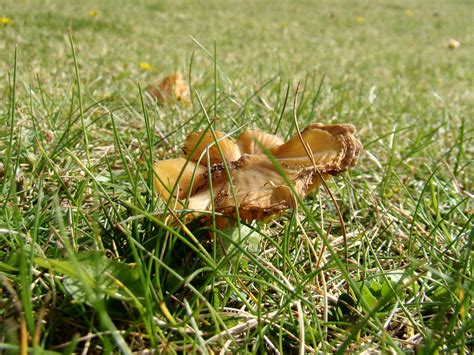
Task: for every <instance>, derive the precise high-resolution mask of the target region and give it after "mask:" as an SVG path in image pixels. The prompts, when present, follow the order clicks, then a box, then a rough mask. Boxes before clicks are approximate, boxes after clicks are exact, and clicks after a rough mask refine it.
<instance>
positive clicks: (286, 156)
mask: <svg viewBox="0 0 474 355" xmlns="http://www.w3.org/2000/svg"><path fill="white" fill-rule="evenodd" d="M302 140H303V141H304V142H305V145H306V147H304V146H303V143H302ZM217 145H218V146H219V147H218V146H217ZM361 148H362V145H361V143H360V141H359V140H358V139H357V138H356V137H355V128H354V126H352V125H350V124H335V125H324V124H320V123H315V124H312V125H310V126H308V127H307V128H306V129H305V130H304V131H303V132H301V136H300V135H299V134H297V135H295V136H294V137H292V138H291V139H290V140H289V141H287V142H286V143H284V142H283V140H282V139H281V138H279V137H277V136H274V135H271V134H267V133H263V132H260V131H253V130H248V131H245V132H243V133H242V134H241V135H240V137H239V138H238V139H237V141H236V142H234V141H233V140H232V139H231V138H229V137H227V136H225V135H224V134H223V133H221V132H216V133H215V137H214V135H213V134H212V133H211V132H196V133H192V134H190V135H189V136H188V137H187V139H186V141H185V144H184V147H183V153H184V157H183V158H177V159H169V160H161V161H158V162H156V163H155V165H154V172H155V179H154V181H155V187H156V190H157V191H158V192H159V193H160V194H161V196H162V197H163V198H164V199H165V200H168V199H170V196H171V193H172V194H173V195H172V196H173V201H174V202H173V203H174V206H177V207H179V208H186V209H189V210H193V211H197V212H199V211H210V210H214V211H215V212H216V213H219V214H221V215H223V216H225V217H226V219H228V218H236V215H237V213H236V212H237V210H238V212H239V216H240V218H241V219H242V220H243V221H245V222H250V221H252V220H262V219H265V218H267V217H270V216H273V215H277V214H279V213H281V212H282V211H284V210H286V209H288V208H293V207H295V197H294V196H293V192H292V189H291V188H290V187H289V184H288V183H287V182H288V181H289V182H291V184H292V185H293V187H294V191H296V192H297V193H298V194H299V195H300V196H301V197H304V196H306V195H307V194H308V193H310V192H311V191H313V190H314V189H315V188H316V187H317V186H319V185H320V183H321V177H322V178H324V179H328V178H330V177H331V176H333V175H337V174H340V173H342V172H343V171H345V170H347V169H348V168H350V167H351V166H353V165H354V164H355V163H356V159H357V157H358V155H359V152H360V150H361ZM265 150H266V152H265ZM309 154H311V155H312V156H310V155H309ZM270 157H272V158H270ZM223 159H225V162H224V160H223ZM277 166H278V167H277ZM281 172H282V173H283V174H284V175H283V174H281Z"/></svg>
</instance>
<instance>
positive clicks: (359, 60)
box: [0, 0, 474, 354]
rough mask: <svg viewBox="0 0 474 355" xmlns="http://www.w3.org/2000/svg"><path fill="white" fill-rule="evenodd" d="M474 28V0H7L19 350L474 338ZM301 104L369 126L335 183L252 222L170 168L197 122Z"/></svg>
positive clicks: (7, 267) (12, 299)
mask: <svg viewBox="0 0 474 355" xmlns="http://www.w3.org/2000/svg"><path fill="white" fill-rule="evenodd" d="M473 34H474V5H473V3H472V2H471V1H469V0H465V1H463V0H453V1H423V0H418V1H408V0H407V1H402V0H396V1H388V0H372V1H362V0H360V1H329V0H319V1H289V0H275V1H237V0H236V1H224V0H222V1H218V0H214V1H206V2H203V3H201V4H200V3H199V2H197V1H191V0H187V1H151V0H140V1H138V0H137V1H118V0H115V1H114V0H108V1H97V0H96V1H90V0H77V1H74V2H73V1H58V0H52V1H45V2H42V3H41V4H40V2H38V1H33V0H17V1H12V0H3V1H2V4H1V5H0V351H2V352H3V351H9V352H12V353H16V352H21V353H23V354H26V353H27V351H32V352H35V353H45V352H46V351H47V352H50V353H52V352H58V353H75V352H84V353H87V352H92V353H102V352H105V353H110V352H124V353H129V352H134V351H136V352H138V351H152V352H153V351H157V352H166V353H168V352H169V353H174V352H195V351H198V352H203V353H213V352H218V351H222V352H223V353H226V352H247V351H248V352H270V353H272V352H273V353H296V352H299V353H303V352H324V353H326V352H328V353H330V352H363V351H378V352H411V351H418V352H422V353H427V354H431V353H434V352H435V351H439V352H443V353H444V352H457V353H469V352H472V350H473V346H474V345H473V328H474V323H473V300H472V296H473V293H474V291H473V290H474V286H473V275H472V271H473V265H472V254H473V252H472V246H473V237H474V232H473V217H472V216H473V207H474V205H473V194H474V190H473V178H472V177H473V166H472V160H473V154H474V135H473V130H474V127H473V123H472V122H473V117H474V105H473V102H474V91H473V88H474V61H473V60H472V58H474V37H473ZM451 39H454V40H456V41H458V42H459V44H460V46H459V47H457V48H449V43H450V40H451ZM175 70H179V71H181V72H182V73H183V75H184V78H185V79H186V81H187V82H188V83H189V85H190V90H191V103H190V104H188V105H186V104H181V103H168V104H164V105H158V104H157V103H156V102H155V101H154V100H153V99H152V98H151V97H150V96H149V95H148V94H147V92H146V88H147V87H148V86H149V85H151V84H157V83H158V82H159V81H160V80H161V79H162V78H163V77H164V76H166V75H167V74H169V73H171V72H173V71H175ZM298 84H299V91H298V95H297V86H298ZM294 114H295V115H296V118H297V120H298V122H299V126H300V127H301V128H304V127H306V126H307V125H309V124H310V123H314V122H321V123H351V124H353V125H354V126H355V127H356V128H357V132H358V137H359V138H360V140H361V142H362V144H363V146H364V150H363V152H362V153H361V154H360V157H359V160H358V163H357V165H356V166H355V167H353V168H351V169H350V170H349V171H347V172H345V173H343V174H341V175H339V176H337V177H335V178H333V179H331V180H328V181H327V184H328V188H329V191H330V192H331V194H329V193H328V190H327V189H325V188H320V189H319V190H318V191H317V192H315V193H312V194H311V195H310V196H308V197H307V198H305V199H304V200H300V201H299V203H298V208H296V209H293V210H289V211H287V212H286V213H283V214H282V215H281V216H279V217H278V218H276V219H273V220H264V221H259V222H253V223H250V224H243V223H238V224H237V227H236V228H235V230H233V231H232V230H231V229H230V228H228V229H226V230H220V229H217V228H213V227H206V226H204V225H202V224H201V223H200V222H194V223H190V224H187V225H186V226H185V225H184V222H183V223H180V222H179V221H178V220H179V218H180V216H181V214H180V213H179V211H176V212H173V209H171V210H170V208H169V207H170V206H167V204H166V201H163V199H161V198H160V197H159V196H158V195H157V193H156V192H155V187H154V186H153V183H152V179H153V176H152V174H151V168H152V165H153V162H154V161H155V160H158V159H164V158H175V157H178V156H180V154H181V147H182V145H183V142H184V140H185V138H186V136H187V135H188V134H189V133H191V132H194V131H198V130H205V129H210V128H211V127H212V130H214V129H215V130H219V131H224V132H231V133H232V136H233V137H237V136H238V135H239V132H241V131H243V130H245V129H250V128H253V129H260V130H263V131H265V132H268V133H275V134H277V135H279V136H281V137H282V138H284V139H288V138H289V137H290V136H292V135H294V134H295V133H296V132H297V130H296V125H295V121H294ZM330 195H332V196H333V198H334V199H332V198H331V196H330ZM182 220H183V221H184V217H183V218H182ZM341 220H342V221H343V223H342V224H341ZM187 221H188V220H186V221H185V222H187ZM209 228H210V229H211V235H213V236H214V237H213V238H211V239H210V238H209ZM344 230H345V233H344ZM346 255H347V258H346Z"/></svg>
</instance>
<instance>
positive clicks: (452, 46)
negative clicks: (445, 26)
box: [448, 38, 461, 49]
mask: <svg viewBox="0 0 474 355" xmlns="http://www.w3.org/2000/svg"><path fill="white" fill-rule="evenodd" d="M460 45H461V43H459V41H456V40H455V39H454V38H451V39H450V40H449V42H448V48H449V49H457V48H459V46H460Z"/></svg>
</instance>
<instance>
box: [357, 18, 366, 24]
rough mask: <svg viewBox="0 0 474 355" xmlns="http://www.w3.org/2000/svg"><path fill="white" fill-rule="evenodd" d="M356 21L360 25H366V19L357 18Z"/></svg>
mask: <svg viewBox="0 0 474 355" xmlns="http://www.w3.org/2000/svg"><path fill="white" fill-rule="evenodd" d="M356 21H357V23H358V24H361V25H362V24H363V23H365V18H364V17H362V16H357V17H356Z"/></svg>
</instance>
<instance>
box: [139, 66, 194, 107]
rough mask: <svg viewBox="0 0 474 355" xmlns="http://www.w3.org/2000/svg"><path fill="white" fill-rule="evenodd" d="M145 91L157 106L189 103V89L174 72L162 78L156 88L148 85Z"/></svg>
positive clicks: (179, 75) (179, 73) (178, 73)
mask: <svg viewBox="0 0 474 355" xmlns="http://www.w3.org/2000/svg"><path fill="white" fill-rule="evenodd" d="M147 91H148V93H149V94H150V95H151V96H152V97H154V98H155V99H156V100H157V101H158V103H159V104H164V103H168V104H169V103H173V102H183V103H188V102H189V101H190V100H189V87H188V85H187V84H186V82H185V81H184V79H183V75H182V74H181V72H179V71H175V72H174V73H172V74H170V75H168V76H167V77H165V78H163V80H162V81H161V82H160V83H159V84H158V86H154V85H150V86H149V87H148V89H147Z"/></svg>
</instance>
